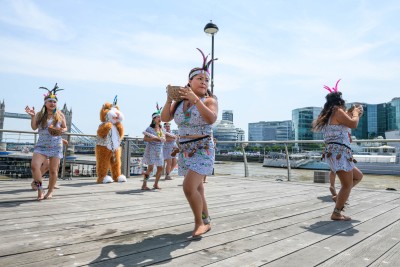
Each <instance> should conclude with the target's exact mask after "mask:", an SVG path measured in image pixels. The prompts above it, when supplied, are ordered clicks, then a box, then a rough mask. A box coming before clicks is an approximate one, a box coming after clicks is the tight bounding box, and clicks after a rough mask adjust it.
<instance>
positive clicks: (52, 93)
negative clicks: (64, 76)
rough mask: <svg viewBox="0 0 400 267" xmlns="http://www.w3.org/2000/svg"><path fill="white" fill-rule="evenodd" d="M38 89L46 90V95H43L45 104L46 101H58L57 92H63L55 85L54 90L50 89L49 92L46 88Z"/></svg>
mask: <svg viewBox="0 0 400 267" xmlns="http://www.w3.org/2000/svg"><path fill="white" fill-rule="evenodd" d="M39 89H44V90H47V92H48V93H47V94H44V101H45V102H46V101H47V100H55V101H58V99H57V92H58V91H61V90H64V89H61V88H59V87H58V85H57V83H56V84H55V85H54V88H53V89H51V90H49V89H47V87H43V86H41V87H39Z"/></svg>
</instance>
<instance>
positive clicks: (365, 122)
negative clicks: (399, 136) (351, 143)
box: [346, 97, 400, 139]
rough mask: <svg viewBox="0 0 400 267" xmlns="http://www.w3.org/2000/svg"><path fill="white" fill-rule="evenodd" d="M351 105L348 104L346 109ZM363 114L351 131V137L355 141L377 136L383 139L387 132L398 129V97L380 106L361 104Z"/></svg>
mask: <svg viewBox="0 0 400 267" xmlns="http://www.w3.org/2000/svg"><path fill="white" fill-rule="evenodd" d="M353 104H358V103H348V104H347V105H346V106H347V108H349V107H351V106H352V105H353ZM362 106H363V108H364V114H363V116H362V117H361V118H360V121H359V123H358V127H357V128H356V129H352V135H354V136H355V137H356V138H357V139H371V138H376V137H378V136H382V137H385V138H387V137H386V136H385V133H386V132H388V131H395V130H399V129H400V97H396V98H393V99H392V101H390V102H387V103H382V104H366V103H362Z"/></svg>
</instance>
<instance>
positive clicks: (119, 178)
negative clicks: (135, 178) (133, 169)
mask: <svg viewBox="0 0 400 267" xmlns="http://www.w3.org/2000/svg"><path fill="white" fill-rule="evenodd" d="M118 182H120V183H123V182H126V177H125V175H123V174H121V175H120V176H118Z"/></svg>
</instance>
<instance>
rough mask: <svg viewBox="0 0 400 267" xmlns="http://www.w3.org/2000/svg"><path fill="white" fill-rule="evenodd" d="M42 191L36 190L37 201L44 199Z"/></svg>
mask: <svg viewBox="0 0 400 267" xmlns="http://www.w3.org/2000/svg"><path fill="white" fill-rule="evenodd" d="M44 193H45V192H44V190H38V197H37V200H39V201H40V200H42V199H44Z"/></svg>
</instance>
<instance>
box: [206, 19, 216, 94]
mask: <svg viewBox="0 0 400 267" xmlns="http://www.w3.org/2000/svg"><path fill="white" fill-rule="evenodd" d="M204 32H205V33H206V34H207V35H211V59H212V60H213V59H214V35H215V34H217V32H218V26H217V25H215V24H214V23H212V20H210V22H209V23H207V25H206V26H205V27H204ZM211 64H212V67H211V92H212V93H214V60H213V61H212V63H211Z"/></svg>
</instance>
